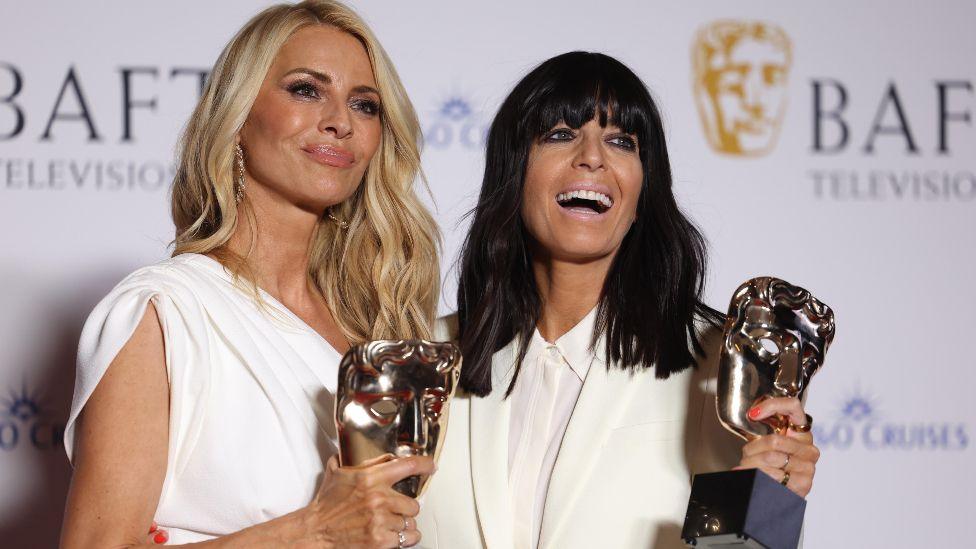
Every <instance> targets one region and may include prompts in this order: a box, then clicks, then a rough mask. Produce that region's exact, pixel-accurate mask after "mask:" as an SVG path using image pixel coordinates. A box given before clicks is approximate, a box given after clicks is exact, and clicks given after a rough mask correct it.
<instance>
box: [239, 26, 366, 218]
mask: <svg viewBox="0 0 976 549" xmlns="http://www.w3.org/2000/svg"><path fill="white" fill-rule="evenodd" d="M381 132H382V127H381V122H380V96H379V93H378V92H377V90H376V82H375V80H374V78H373V70H372V67H371V65H370V62H369V57H368V55H367V54H366V49H365V48H364V47H363V45H362V44H361V43H360V42H359V40H357V39H356V38H354V37H353V36H351V35H349V34H347V33H345V32H343V31H341V30H338V29H336V28H333V27H328V26H312V27H306V28H303V29H301V30H299V31H297V32H296V33H295V34H293V35H292V36H291V37H290V38H289V39H288V40H287V41H286V42H285V44H284V46H282V48H281V50H280V51H279V52H278V56H277V57H276V58H275V61H274V63H273V64H272V66H271V69H270V70H269V71H268V75H267V77H265V80H264V83H263V84H262V85H261V91H260V92H259V93H258V97H257V99H256V100H255V101H254V106H253V107H252V108H251V112H250V113H249V114H248V117H247V120H246V122H245V123H244V127H243V129H242V130H241V132H240V144H241V147H242V148H243V149H244V159H245V166H246V171H247V172H246V175H247V176H248V177H247V182H248V185H251V184H252V182H253V184H256V185H258V186H260V187H261V188H260V189H259V191H267V194H268V195H271V196H272V199H278V200H282V201H286V202H290V203H293V204H296V205H298V206H300V207H302V208H303V209H306V210H309V211H314V212H316V213H317V214H321V213H322V212H323V211H324V210H325V208H327V207H329V206H331V205H333V204H338V203H339V202H342V201H343V200H345V199H347V198H349V196H351V195H352V194H353V192H355V190H356V187H357V186H358V185H359V183H360V182H361V181H362V179H363V174H364V173H365V171H366V167H367V166H368V165H369V161H370V159H372V158H373V154H374V153H375V152H376V149H377V147H378V146H379V142H380V135H381ZM248 192H249V193H250V192H251V187H250V186H249V187H248Z"/></svg>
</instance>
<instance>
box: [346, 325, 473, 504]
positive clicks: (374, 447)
mask: <svg viewBox="0 0 976 549" xmlns="http://www.w3.org/2000/svg"><path fill="white" fill-rule="evenodd" d="M460 368H461V354H460V352H459V351H458V349H457V347H455V346H454V345H452V344H450V343H432V342H429V341H424V340H419V339H408V340H381V341H370V342H368V343H364V344H362V345H356V346H354V347H352V348H351V349H349V351H348V352H347V353H346V354H345V356H344V357H343V358H342V362H341V363H340V364H339V384H338V389H337V391H336V393H337V394H336V408H335V421H336V432H337V433H338V435H339V464H340V465H342V466H354V465H359V464H360V463H363V462H364V461H366V460H369V459H373V458H377V457H380V456H383V455H392V456H396V457H406V456H414V455H419V456H431V457H433V458H434V460H435V461H436V459H437V455H438V453H439V451H440V448H441V445H442V443H443V442H444V436H445V434H446V433H447V419H448V411H449V405H450V401H451V397H452V396H453V395H454V390H455V388H456V387H457V382H458V378H459V376H460V373H461V370H460ZM428 480H429V477H428V476H426V475H424V476H412V477H408V478H406V479H403V480H401V481H400V482H398V483H396V484H395V485H394V486H393V488H394V489H396V490H397V491H398V492H400V493H401V494H404V495H407V496H410V497H417V496H419V495H420V494H421V493H423V490H424V488H425V487H426V485H427V481H428Z"/></svg>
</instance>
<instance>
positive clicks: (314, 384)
mask: <svg viewBox="0 0 976 549" xmlns="http://www.w3.org/2000/svg"><path fill="white" fill-rule="evenodd" d="M260 295H261V298H262V299H263V301H264V306H263V307H262V306H260V305H259V304H258V303H257V302H256V300H255V299H254V297H253V294H252V293H249V291H248V290H247V288H246V287H244V286H242V285H241V283H237V284H235V282H234V279H233V276H232V275H231V274H230V273H229V272H227V271H226V270H225V269H224V267H223V266H222V265H221V264H220V263H218V262H217V261H215V260H214V259H211V258H209V257H207V256H204V255H198V254H183V255H179V256H177V257H173V258H171V259H167V260H165V261H162V262H161V263H158V264H156V265H153V266H150V267H145V268H142V269H139V270H137V271H136V272H134V273H132V274H131V275H129V276H128V277H126V278H125V279H124V280H123V281H122V282H120V283H119V284H118V286H116V287H115V288H114V289H113V290H112V291H111V292H110V293H109V294H108V295H107V296H106V297H105V299H103V300H102V301H101V302H100V303H99V304H98V305H97V306H96V307H95V309H94V311H92V313H91V316H89V318H88V321H87V322H86V323H85V327H84V330H83V331H82V334H81V343H80V346H79V351H78V364H77V377H76V381H75V392H74V399H73V402H72V405H71V413H70V415H69V418H68V424H67V429H66V430H65V436H64V442H65V449H66V450H67V452H68V458H69V459H71V457H72V451H73V446H74V437H75V427H76V422H77V419H78V414H79V413H80V412H81V410H82V409H83V408H84V406H85V403H86V402H87V401H88V398H89V397H90V396H91V394H92V392H93V391H94V390H95V387H96V386H97V385H98V382H99V380H101V378H102V376H103V375H104V374H105V371H106V370H107V369H108V366H109V364H110V363H111V362H112V360H113V359H114V358H115V356H116V355H117V354H118V352H119V350H120V349H121V348H122V346H123V345H124V344H125V343H126V342H127V341H128V340H129V338H130V337H131V336H132V333H133V332H134V331H135V328H136V326H137V325H138V324H139V321H140V320H141V318H142V317H143V315H144V314H145V311H146V306H147V304H148V303H149V302H150V301H152V303H153V305H154V306H155V308H156V311H157V313H158V316H159V321H160V324H161V325H162V330H163V337H164V342H165V355H166V369H167V374H168V377H169V391H170V416H169V449H168V461H167V466H166V476H165V480H164V481H163V488H162V494H161V496H160V500H159V507H158V509H157V511H156V515H155V518H156V521H157V522H158V523H159V525H160V526H161V527H162V528H165V529H167V530H168V531H169V533H170V543H187V542H194V541H202V540H206V539H210V538H213V537H216V536H220V535H224V534H229V533H232V532H236V531H238V530H241V529H243V528H246V527H248V526H252V525H254V524H258V523H261V522H265V521H267V520H269V519H272V518H274V517H277V516H281V515H283V514H286V513H288V512H291V511H293V510H296V509H299V508H301V507H303V506H305V505H307V504H308V503H309V502H310V501H311V499H312V497H313V496H314V494H315V491H316V489H317V487H318V484H319V481H320V479H321V474H322V471H323V470H324V464H325V462H326V461H327V460H328V458H329V457H330V456H332V455H333V454H335V453H336V437H335V427H334V423H333V419H332V418H333V406H334V395H335V389H336V382H337V372H338V365H339V361H340V359H341V357H340V355H339V354H338V352H337V351H336V350H335V349H334V348H333V347H331V346H330V345H329V344H328V343H327V342H326V341H325V340H324V339H323V338H322V337H321V336H320V335H319V334H318V333H316V332H315V331H314V330H313V329H311V328H310V327H309V326H308V325H307V324H305V323H304V322H303V321H302V320H301V319H300V318H298V317H297V316H296V315H295V314H293V313H292V312H291V311H289V310H288V309H287V308H285V307H284V306H283V305H281V303H279V302H278V301H276V300H275V299H274V298H273V297H271V296H270V295H268V294H267V293H265V292H260Z"/></svg>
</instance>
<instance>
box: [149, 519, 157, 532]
mask: <svg viewBox="0 0 976 549" xmlns="http://www.w3.org/2000/svg"><path fill="white" fill-rule="evenodd" d="M156 530H159V525H158V524H156V521H152V524H150V525H149V533H150V534H152V533H153V532H155V531H156Z"/></svg>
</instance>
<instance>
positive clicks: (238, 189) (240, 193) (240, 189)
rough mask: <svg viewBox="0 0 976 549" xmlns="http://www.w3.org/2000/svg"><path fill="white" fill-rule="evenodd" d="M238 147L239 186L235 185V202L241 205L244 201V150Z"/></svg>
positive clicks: (236, 152) (236, 151)
mask: <svg viewBox="0 0 976 549" xmlns="http://www.w3.org/2000/svg"><path fill="white" fill-rule="evenodd" d="M236 147H237V150H235V151H234V153H235V154H236V156H237V184H236V185H234V201H235V202H237V203H238V204H240V203H241V200H244V150H243V149H241V146H240V145H239V144H238V145H236Z"/></svg>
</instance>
